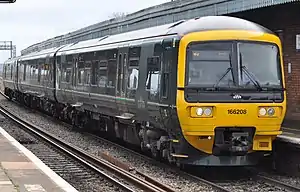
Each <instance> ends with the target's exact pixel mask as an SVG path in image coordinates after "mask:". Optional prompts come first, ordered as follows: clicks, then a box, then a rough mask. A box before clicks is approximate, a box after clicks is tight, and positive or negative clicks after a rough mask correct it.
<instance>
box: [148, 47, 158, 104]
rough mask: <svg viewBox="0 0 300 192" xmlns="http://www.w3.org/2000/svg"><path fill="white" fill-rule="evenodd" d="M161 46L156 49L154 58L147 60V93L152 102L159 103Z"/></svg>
mask: <svg viewBox="0 0 300 192" xmlns="http://www.w3.org/2000/svg"><path fill="white" fill-rule="evenodd" d="M161 54H162V46H161V44H156V45H155V47H154V53H153V56H151V57H148V58H147V80H146V91H147V92H148V99H149V100H150V101H155V102H158V101H159V94H160V86H161V85H160V84H161V82H160V81H161Z"/></svg>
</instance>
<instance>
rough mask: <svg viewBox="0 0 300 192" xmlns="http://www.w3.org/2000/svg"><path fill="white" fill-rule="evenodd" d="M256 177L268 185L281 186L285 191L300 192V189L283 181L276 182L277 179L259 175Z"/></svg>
mask: <svg viewBox="0 0 300 192" xmlns="http://www.w3.org/2000/svg"><path fill="white" fill-rule="evenodd" d="M256 177H257V179H259V180H262V181H265V182H266V183H270V184H272V185H275V186H279V187H281V188H283V189H286V190H287V191H293V192H296V191H298V192H299V191H300V188H299V187H296V186H293V185H289V184H286V183H283V182H281V181H278V180H275V179H273V178H270V177H268V176H264V175H257V176H256Z"/></svg>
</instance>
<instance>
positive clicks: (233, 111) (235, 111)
mask: <svg viewBox="0 0 300 192" xmlns="http://www.w3.org/2000/svg"><path fill="white" fill-rule="evenodd" d="M227 112H228V114H230V115H232V114H233V115H245V114H247V110H246V109H228V110H227Z"/></svg>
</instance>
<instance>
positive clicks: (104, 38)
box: [99, 35, 109, 41]
mask: <svg viewBox="0 0 300 192" xmlns="http://www.w3.org/2000/svg"><path fill="white" fill-rule="evenodd" d="M107 37H109V35H106V36H104V37H102V38H100V39H99V41H102V40H104V39H106V38H107Z"/></svg>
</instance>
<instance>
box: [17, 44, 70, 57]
mask: <svg viewBox="0 0 300 192" xmlns="http://www.w3.org/2000/svg"><path fill="white" fill-rule="evenodd" d="M64 46H65V45H63V46H59V47H53V48H49V49H44V50H41V51H36V52H32V53H30V54H28V55H24V56H21V58H20V60H21V61H26V60H32V59H38V58H46V57H47V56H49V57H53V56H54V54H55V53H56V52H57V51H58V50H59V49H60V48H62V47H64Z"/></svg>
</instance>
